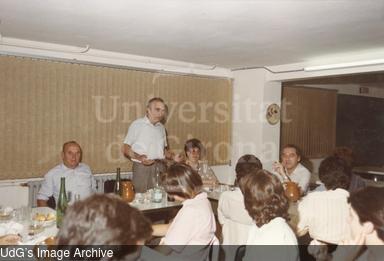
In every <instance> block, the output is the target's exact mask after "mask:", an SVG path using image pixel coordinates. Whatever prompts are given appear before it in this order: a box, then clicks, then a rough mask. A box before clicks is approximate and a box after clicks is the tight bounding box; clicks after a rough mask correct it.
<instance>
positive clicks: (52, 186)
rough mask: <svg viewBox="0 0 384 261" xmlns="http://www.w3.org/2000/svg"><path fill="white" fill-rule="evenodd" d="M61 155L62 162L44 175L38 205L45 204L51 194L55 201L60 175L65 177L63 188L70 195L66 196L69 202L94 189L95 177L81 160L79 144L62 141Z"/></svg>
mask: <svg viewBox="0 0 384 261" xmlns="http://www.w3.org/2000/svg"><path fill="white" fill-rule="evenodd" d="M61 157H62V159H63V162H62V163H61V164H59V165H57V166H56V167H54V168H53V169H51V170H50V171H48V173H47V174H45V176H44V182H43V184H42V186H41V188H40V191H39V193H38V194H37V206H39V207H44V206H47V202H48V199H49V198H50V197H51V196H53V197H54V199H55V202H56V203H57V200H58V197H59V193H60V179H61V177H65V188H66V192H67V194H68V195H70V197H69V198H68V200H69V201H70V203H71V202H73V201H74V199H75V197H76V198H78V199H83V198H86V197H88V196H89V195H90V194H92V192H93V191H94V188H95V179H94V177H93V175H92V172H91V169H90V168H89V166H88V165H87V164H85V163H82V162H81V158H82V150H81V147H80V145H79V144H78V143H77V142H76V141H68V142H66V143H64V145H63V151H62V153H61Z"/></svg>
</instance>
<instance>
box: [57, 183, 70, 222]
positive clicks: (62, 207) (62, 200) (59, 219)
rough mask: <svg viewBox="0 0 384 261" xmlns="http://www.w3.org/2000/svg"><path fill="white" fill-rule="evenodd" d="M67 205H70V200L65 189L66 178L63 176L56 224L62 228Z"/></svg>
mask: <svg viewBox="0 0 384 261" xmlns="http://www.w3.org/2000/svg"><path fill="white" fill-rule="evenodd" d="M67 206H68V200H67V193H66V191H65V178H64V177H62V178H61V180H60V192H59V198H58V200H57V206H56V226H57V227H58V228H60V227H61V224H62V223H63V218H64V215H65V211H66V209H67Z"/></svg>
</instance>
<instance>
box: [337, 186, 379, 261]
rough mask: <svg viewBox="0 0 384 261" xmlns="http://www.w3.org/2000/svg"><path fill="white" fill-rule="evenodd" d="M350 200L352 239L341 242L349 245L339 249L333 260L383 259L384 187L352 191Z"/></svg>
mask: <svg viewBox="0 0 384 261" xmlns="http://www.w3.org/2000/svg"><path fill="white" fill-rule="evenodd" d="M348 201H349V203H350V205H351V207H350V216H349V219H348V224H349V227H350V229H351V236H352V239H350V240H345V241H342V242H340V243H339V245H346V246H339V247H338V248H337V250H336V252H335V253H334V255H333V256H334V258H333V260H383V256H384V251H383V245H384V188H383V187H380V188H378V187H366V188H364V189H362V190H358V191H356V192H354V193H352V194H351V196H350V197H349V199H348ZM351 245H352V246H351ZM364 245H365V246H366V249H364V248H362V246H364Z"/></svg>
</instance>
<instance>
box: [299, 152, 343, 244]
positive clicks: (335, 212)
mask: <svg viewBox="0 0 384 261" xmlns="http://www.w3.org/2000/svg"><path fill="white" fill-rule="evenodd" d="M344 165H345V163H344V161H343V160H341V159H339V158H337V157H333V156H331V157H328V158H326V159H325V160H323V161H322V162H321V164H320V167H319V177H320V180H321V181H322V182H323V183H324V185H325V187H326V189H327V190H326V191H319V192H313V193H309V194H308V195H307V196H305V197H304V198H303V199H302V200H301V201H300V202H299V204H298V214H299V223H298V225H297V233H298V235H300V236H301V235H304V234H306V233H307V232H309V235H310V237H311V238H313V239H316V240H318V241H321V242H325V243H331V244H337V243H338V242H339V241H341V240H345V239H348V237H349V234H348V227H347V220H348V215H349V205H348V201H347V199H348V197H349V193H348V191H347V189H348V186H349V182H350V179H349V173H348V172H347V169H346V168H345V166H344Z"/></svg>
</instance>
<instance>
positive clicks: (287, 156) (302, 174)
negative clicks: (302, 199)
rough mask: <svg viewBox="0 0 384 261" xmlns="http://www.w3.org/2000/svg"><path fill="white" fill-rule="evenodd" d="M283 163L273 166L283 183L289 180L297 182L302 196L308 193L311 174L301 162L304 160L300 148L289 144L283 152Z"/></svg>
mask: <svg viewBox="0 0 384 261" xmlns="http://www.w3.org/2000/svg"><path fill="white" fill-rule="evenodd" d="M280 158H281V163H279V162H276V163H275V164H274V165H273V170H274V171H275V172H276V173H275V174H277V175H278V176H279V178H280V181H281V182H284V180H286V179H288V177H289V179H290V180H291V181H293V182H296V183H297V184H298V185H299V187H300V191H301V194H305V193H307V190H308V185H309V180H310V179H311V173H310V172H309V170H308V169H307V168H306V167H304V166H303V165H302V164H301V163H300V162H301V160H302V158H303V156H302V153H301V150H300V149H299V147H297V146H296V145H293V144H287V145H285V146H284V147H283V149H282V151H281V156H280Z"/></svg>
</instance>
